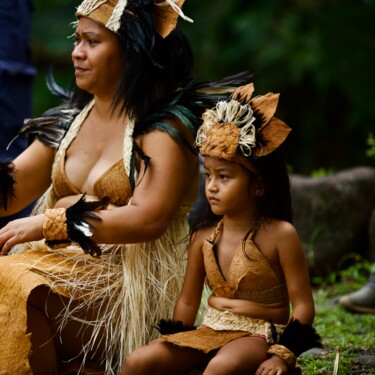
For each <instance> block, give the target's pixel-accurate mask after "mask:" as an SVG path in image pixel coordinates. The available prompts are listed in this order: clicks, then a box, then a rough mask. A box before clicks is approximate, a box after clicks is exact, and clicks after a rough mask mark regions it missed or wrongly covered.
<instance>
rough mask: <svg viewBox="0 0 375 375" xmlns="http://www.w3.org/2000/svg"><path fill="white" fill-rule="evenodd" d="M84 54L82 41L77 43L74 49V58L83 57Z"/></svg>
mask: <svg viewBox="0 0 375 375" xmlns="http://www.w3.org/2000/svg"><path fill="white" fill-rule="evenodd" d="M84 55H85V52H84V49H83V48H82V45H81V44H80V43H79V44H77V45H76V46H75V47H74V49H73V51H72V58H73V59H82V58H83V57H84Z"/></svg>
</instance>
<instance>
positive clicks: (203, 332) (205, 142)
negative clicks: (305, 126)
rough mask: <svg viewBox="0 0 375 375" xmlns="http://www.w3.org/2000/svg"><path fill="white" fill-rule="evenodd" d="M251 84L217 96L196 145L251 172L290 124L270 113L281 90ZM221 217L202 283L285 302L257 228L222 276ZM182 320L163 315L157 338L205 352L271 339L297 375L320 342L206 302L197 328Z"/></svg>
mask: <svg viewBox="0 0 375 375" xmlns="http://www.w3.org/2000/svg"><path fill="white" fill-rule="evenodd" d="M253 91H254V86H253V84H252V83H250V84H248V85H245V86H242V87H239V88H238V89H236V91H235V92H234V93H233V94H232V98H231V99H230V100H226V101H219V102H218V103H217V104H216V107H215V108H213V109H211V110H207V111H206V112H205V113H204V114H203V116H202V117H203V124H202V126H201V127H200V129H199V130H198V134H197V138H196V146H197V147H199V150H200V154H201V155H202V156H210V157H212V158H216V159H221V160H228V161H232V162H236V163H240V164H242V165H244V166H245V167H246V168H248V169H250V170H251V171H253V172H254V173H257V174H258V172H257V170H256V169H255V167H254V163H253V162H252V161H253V160H254V159H256V158H261V157H262V156H265V155H268V154H269V153H271V152H272V151H274V150H275V149H277V148H278V147H279V146H280V145H281V144H282V143H283V142H284V141H285V139H286V138H287V136H288V134H289V132H290V128H289V127H288V126H287V125H286V124H285V123H284V122H283V121H281V120H280V119H278V118H276V117H274V114H275V111H276V108H277V104H278V99H279V95H278V94H273V93H268V94H266V95H262V96H256V97H254V98H251V97H252V94H253ZM223 220H224V219H222V220H221V221H219V223H218V224H217V226H216V229H215V231H214V232H213V234H212V235H211V237H210V238H209V239H207V240H206V241H205V242H204V243H203V245H202V254H203V262H204V268H205V272H206V281H205V282H206V284H207V285H208V287H209V288H210V290H211V291H212V294H213V295H214V296H217V297H224V298H229V299H243V300H248V301H252V302H256V303H258V304H263V305H268V304H273V306H275V305H277V306H289V296H288V290H287V286H286V284H285V282H284V281H283V280H280V279H279V277H278V276H277V274H276V273H275V271H274V270H273V268H272V266H271V264H270V263H269V261H268V260H267V258H266V257H265V256H264V255H263V254H262V252H261V249H259V248H258V247H257V245H256V243H255V242H254V241H253V238H254V236H255V234H256V228H257V226H256V225H255V229H254V228H253V229H251V230H250V231H249V233H248V234H247V235H246V236H245V238H244V239H243V241H242V242H241V244H240V246H239V247H238V249H237V250H236V252H235V255H234V257H233V259H232V261H231V263H230V266H229V269H228V273H227V274H226V275H223V273H222V272H221V270H220V267H219V265H218V261H217V258H216V256H215V240H216V238H217V236H218V235H219V234H220V232H221V231H222V229H223V223H224V222H223ZM180 323H182V322H173V321H168V320H162V321H160V322H159V324H158V325H157V327H158V329H159V331H160V332H161V337H162V338H164V339H165V340H166V341H168V342H171V343H173V344H175V345H178V346H180V347H188V348H193V349H197V350H201V351H203V352H205V353H209V352H211V351H213V350H217V349H220V348H221V347H222V346H224V345H225V344H227V343H228V342H230V341H232V340H235V339H238V338H240V337H245V336H257V337H262V338H264V339H265V340H266V341H267V343H269V344H270V348H269V350H268V352H267V353H268V355H269V356H271V355H278V356H279V357H281V358H282V359H284V360H285V361H286V363H287V364H288V374H293V375H295V374H300V373H301V370H300V368H299V367H298V366H296V357H297V356H298V355H299V354H301V353H302V352H304V351H306V350H308V349H310V348H311V347H314V346H315V347H321V342H320V337H319V335H318V334H317V333H316V331H315V329H314V328H313V327H312V326H311V325H308V324H302V323H300V322H299V321H298V320H296V319H291V321H290V322H289V323H288V324H287V325H284V324H274V323H273V322H270V321H266V320H262V319H253V318H250V317H248V316H243V315H239V314H235V313H233V312H231V311H224V310H217V309H215V308H212V307H210V306H208V309H207V312H206V314H205V316H204V318H203V322H202V325H201V326H200V327H199V328H198V329H191V328H192V327H185V326H183V325H182V324H180Z"/></svg>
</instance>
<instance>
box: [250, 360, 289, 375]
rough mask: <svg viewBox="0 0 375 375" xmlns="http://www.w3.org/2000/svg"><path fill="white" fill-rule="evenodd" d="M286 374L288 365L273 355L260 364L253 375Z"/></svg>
mask: <svg viewBox="0 0 375 375" xmlns="http://www.w3.org/2000/svg"><path fill="white" fill-rule="evenodd" d="M287 372H288V365H287V364H286V362H285V361H284V360H283V359H281V358H280V357H278V356H277V355H273V356H272V357H271V358H269V359H266V360H265V361H264V362H262V363H261V365H260V366H259V367H258V370H257V371H256V373H255V375H282V374H286V373H287Z"/></svg>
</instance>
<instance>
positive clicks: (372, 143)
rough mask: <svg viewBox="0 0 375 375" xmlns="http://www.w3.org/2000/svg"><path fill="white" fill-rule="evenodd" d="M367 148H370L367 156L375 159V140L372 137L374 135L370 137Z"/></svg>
mask: <svg viewBox="0 0 375 375" xmlns="http://www.w3.org/2000/svg"><path fill="white" fill-rule="evenodd" d="M367 146H368V149H367V150H366V155H367V156H368V157H369V158H374V157H375V138H374V136H373V135H372V133H370V134H369V135H368V138H367Z"/></svg>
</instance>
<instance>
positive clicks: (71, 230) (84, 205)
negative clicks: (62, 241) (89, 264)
mask: <svg viewBox="0 0 375 375" xmlns="http://www.w3.org/2000/svg"><path fill="white" fill-rule="evenodd" d="M108 203H109V198H108V197H104V198H102V199H100V200H98V201H92V202H87V201H86V200H85V195H83V196H82V197H81V198H80V199H79V201H78V202H77V203H75V204H73V205H72V206H71V207H69V208H67V209H66V224H67V228H68V237H69V240H72V241H75V242H77V243H78V244H79V245H80V246H81V248H82V250H83V251H84V252H85V253H88V254H90V255H92V256H94V257H99V256H100V255H101V253H102V252H101V249H100V247H99V246H98V245H97V244H96V243H95V241H93V240H92V239H91V238H90V237H91V236H88V235H86V234H85V233H84V231H83V230H82V227H85V228H86V229H87V230H88V231H90V232H91V233H92V232H93V227H92V225H91V224H90V223H89V222H88V221H87V220H86V219H88V218H90V219H93V220H98V221H100V220H101V219H100V217H99V216H97V215H95V214H94V213H93V212H92V211H95V210H101V209H103V208H105V207H107V205H108Z"/></svg>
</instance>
